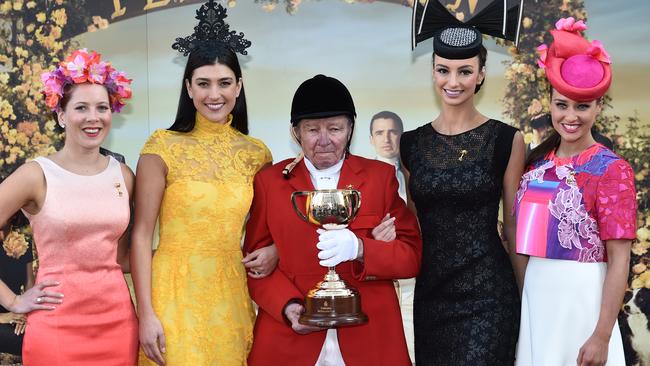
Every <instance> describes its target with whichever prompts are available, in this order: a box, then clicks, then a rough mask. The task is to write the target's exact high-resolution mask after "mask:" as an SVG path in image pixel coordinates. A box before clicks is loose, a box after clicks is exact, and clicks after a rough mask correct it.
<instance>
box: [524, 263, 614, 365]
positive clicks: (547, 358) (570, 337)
mask: <svg viewBox="0 0 650 366" xmlns="http://www.w3.org/2000/svg"><path fill="white" fill-rule="evenodd" d="M606 273H607V263H579V262H575V261H569V260H560V259H546V258H539V257H532V256H531V257H530V260H529V262H528V266H527V267H526V278H525V281H524V291H523V295H522V299H521V325H520V329H519V342H518V344H517V361H516V365H517V366H565V365H566V366H575V365H576V360H577V359H578V352H579V351H580V347H582V345H583V344H584V343H585V342H586V341H587V339H589V337H590V336H591V334H592V333H593V331H594V329H595V328H596V323H597V322H598V317H599V315H600V305H601V298H602V293H603V282H604V281H605V274H606ZM607 365H608V366H619V365H620V366H624V365H625V356H624V354H623V342H622V340H621V332H620V330H619V328H618V322H616V323H615V324H614V328H613V329H612V336H611V338H610V341H609V352H608V355H607Z"/></svg>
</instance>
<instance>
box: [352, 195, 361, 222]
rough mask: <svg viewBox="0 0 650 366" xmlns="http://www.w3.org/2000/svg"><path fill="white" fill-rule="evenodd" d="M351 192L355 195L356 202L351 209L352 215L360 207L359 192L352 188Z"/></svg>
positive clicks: (354, 214)
mask: <svg viewBox="0 0 650 366" xmlns="http://www.w3.org/2000/svg"><path fill="white" fill-rule="evenodd" d="M352 194H353V195H355V196H357V204H356V205H355V206H354V209H353V210H352V213H353V217H354V216H356V215H357V212H358V211H359V208H360V207H361V192H359V191H357V190H352Z"/></svg>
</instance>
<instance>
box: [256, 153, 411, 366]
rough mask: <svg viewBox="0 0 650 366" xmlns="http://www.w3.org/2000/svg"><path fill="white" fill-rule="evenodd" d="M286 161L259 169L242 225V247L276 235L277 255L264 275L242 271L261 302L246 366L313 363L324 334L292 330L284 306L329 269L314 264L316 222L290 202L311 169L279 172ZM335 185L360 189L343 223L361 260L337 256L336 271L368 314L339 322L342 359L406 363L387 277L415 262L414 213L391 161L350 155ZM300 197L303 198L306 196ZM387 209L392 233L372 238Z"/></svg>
mask: <svg viewBox="0 0 650 366" xmlns="http://www.w3.org/2000/svg"><path fill="white" fill-rule="evenodd" d="M289 161H290V160H285V161H281V162H279V163H277V164H275V165H273V166H272V167H270V168H268V169H265V170H263V171H261V172H260V173H258V174H257V176H256V177H255V184H254V189H255V195H254V198H253V203H252V206H251V215H250V219H249V221H248V223H247V225H246V239H245V242H244V251H245V252H252V251H253V250H255V249H258V248H261V247H264V246H268V245H270V244H272V243H275V245H276V246H277V249H278V254H279V257H280V261H279V263H278V267H277V269H276V270H275V271H274V272H273V273H272V274H271V275H269V276H268V277H266V278H263V279H252V278H248V288H249V291H250V294H251V297H252V298H253V300H254V301H255V302H256V303H257V304H258V305H259V307H260V309H259V313H258V316H257V320H256V323H255V330H254V341H253V348H252V350H251V353H250V355H249V357H248V363H249V365H251V366H258V365H265V366H266V365H283V366H285V365H300V366H311V365H314V364H315V363H316V360H317V359H318V356H319V354H320V351H321V348H322V346H323V342H324V341H325V335H326V332H325V331H320V332H314V333H310V334H307V335H300V334H297V333H295V332H294V331H293V329H292V328H291V327H290V326H289V325H288V324H287V322H286V321H285V319H284V317H283V314H282V310H283V308H284V306H285V305H286V304H287V302H288V301H289V300H291V299H294V298H299V299H303V298H304V295H305V294H306V293H307V291H308V290H309V289H311V288H312V287H313V286H314V285H315V284H316V283H317V282H318V281H320V280H321V279H322V278H323V275H324V274H325V273H326V272H327V268H325V267H322V266H320V265H319V264H318V249H317V248H316V244H317V243H318V234H317V233H316V229H317V227H316V226H315V225H313V224H310V223H307V222H304V221H303V220H302V219H300V217H299V216H298V214H297V213H296V212H295V211H294V209H293V206H292V204H291V194H292V193H293V192H294V191H310V190H314V187H313V185H312V182H311V178H310V176H309V171H308V170H307V168H306V167H305V164H304V161H301V162H300V163H299V164H298V165H297V166H296V167H295V168H294V170H293V171H292V172H291V173H290V178H289V179H285V178H284V177H283V175H282V169H283V168H284V167H285V166H286V165H287V164H288V163H289ZM338 188H341V189H344V188H353V189H356V190H359V191H360V192H361V208H360V209H359V212H358V213H357V216H356V218H355V219H354V220H353V221H352V222H351V224H350V225H349V227H348V228H349V229H350V230H352V231H353V232H354V234H355V235H357V236H358V237H359V238H361V239H362V240H363V246H364V260H363V262H359V261H350V262H344V263H341V264H339V265H338V266H337V267H336V271H337V272H338V273H339V275H340V276H341V277H342V278H343V279H344V280H346V281H347V282H348V284H350V285H351V286H353V287H355V288H357V289H358V290H359V292H360V294H361V307H362V309H363V311H364V312H365V313H366V314H367V315H368V318H369V322H368V323H367V324H364V325H360V326H352V327H342V328H339V329H338V340H339V346H340V349H341V353H342V355H343V359H344V361H345V364H346V365H347V366H356V365H359V366H361V365H364V366H365V365H374V366H380V365H386V366H400V365H405V366H406V365H411V363H410V360H409V357H408V352H407V348H406V341H405V339H404V331H403V328H402V319H401V315H400V310H399V304H398V300H397V296H396V293H395V288H394V287H393V281H392V280H393V279H398V278H411V277H415V276H416V275H417V274H418V272H419V270H420V260H421V255H422V239H421V236H420V230H419V227H418V223H417V220H416V218H415V215H413V213H412V212H411V211H410V210H408V209H407V208H406V205H405V204H404V201H402V199H401V198H400V197H399V195H398V191H397V188H398V183H397V179H396V178H395V169H394V168H393V167H391V166H390V165H388V164H385V163H382V162H379V161H375V160H369V159H365V158H361V157H358V156H354V155H350V156H349V157H348V158H347V159H345V161H344V163H343V168H342V170H341V176H340V179H339V183H338ZM298 202H303V204H304V199H303V200H299V201H298ZM303 209H304V208H303ZM303 212H304V211H303ZM387 213H390V215H391V216H392V217H396V220H395V225H396V232H397V239H396V240H394V241H391V242H383V241H378V240H374V239H373V238H372V235H371V230H372V229H373V228H374V227H375V226H377V225H378V224H379V223H380V222H381V219H382V218H383V217H384V216H385V215H386V214H387Z"/></svg>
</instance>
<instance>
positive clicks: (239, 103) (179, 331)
mask: <svg viewBox="0 0 650 366" xmlns="http://www.w3.org/2000/svg"><path fill="white" fill-rule="evenodd" d="M197 14H198V16H199V17H198V19H199V20H200V23H199V26H198V27H197V28H195V34H193V35H192V36H190V37H187V38H186V39H180V38H179V39H177V42H176V43H175V44H174V45H173V46H172V47H173V48H174V49H177V50H179V51H181V52H184V53H185V55H187V54H189V58H188V61H187V65H186V68H185V73H184V76H183V85H182V87H181V96H180V101H179V106H178V112H177V115H176V120H175V122H174V124H173V125H172V126H171V127H170V128H169V129H168V130H157V131H155V132H154V133H153V135H152V136H151V137H150V138H149V140H148V141H147V143H146V144H145V146H144V148H143V149H142V152H141V156H140V160H139V161H138V167H137V178H136V179H137V180H136V185H137V191H136V198H135V200H136V213H135V224H134V228H133V234H132V251H131V269H132V273H133V280H134V285H135V291H136V296H137V302H138V318H139V322H140V344H141V347H142V352H141V353H140V365H153V364H158V365H197V366H198V365H202V366H209V365H220V366H221V365H245V364H246V356H247V355H248V351H249V349H250V345H251V342H252V326H253V319H254V311H253V307H252V304H251V300H250V298H249V295H248V290H247V286H246V268H245V267H244V266H243V265H242V252H241V249H240V241H241V237H242V228H243V225H244V222H245V220H246V216H247V213H248V210H249V207H250V203H251V200H252V197H253V184H252V183H253V176H254V175H255V173H256V172H257V171H258V170H260V169H261V168H262V167H263V166H264V165H265V164H269V163H270V162H271V160H272V158H271V153H270V152H269V150H268V149H267V147H266V146H265V145H264V144H263V143H262V142H261V141H260V140H257V139H254V138H252V137H249V136H247V133H248V126H247V124H248V122H247V114H246V99H245V96H244V87H243V84H242V74H241V68H240V66H239V62H238V60H237V56H236V55H235V51H237V52H240V53H243V54H246V51H245V48H246V47H248V46H249V45H250V42H248V41H247V40H245V39H243V38H242V35H241V34H240V35H236V34H234V32H232V33H233V34H230V33H229V32H228V25H227V24H225V23H223V18H224V17H225V9H223V8H222V7H221V5H218V4H216V3H215V2H214V1H209V2H208V3H206V4H204V5H203V6H202V7H201V8H200V9H199V10H198V11H197ZM219 22H221V23H220V24H218V23H219ZM202 23H203V24H202ZM215 26H217V27H223V28H225V32H222V33H219V32H217V33H219V34H216V33H214V30H215V29H216V28H215ZM222 31H223V29H222ZM224 35H225V37H224ZM156 219H159V225H160V226H159V227H160V244H159V247H158V249H157V250H156V252H155V256H153V260H152V251H151V246H152V237H153V233H154V227H155V224H156ZM264 250H266V251H271V254H270V255H269V252H265V253H264V255H265V256H266V257H267V258H268V257H273V255H274V252H273V251H274V250H275V249H274V247H273V246H272V247H270V248H269V247H267V248H264ZM256 255H257V254H255V255H254V256H256ZM252 269H253V271H252V273H250V274H249V275H251V276H253V277H255V276H257V275H256V274H255V269H256V267H253V268H252Z"/></svg>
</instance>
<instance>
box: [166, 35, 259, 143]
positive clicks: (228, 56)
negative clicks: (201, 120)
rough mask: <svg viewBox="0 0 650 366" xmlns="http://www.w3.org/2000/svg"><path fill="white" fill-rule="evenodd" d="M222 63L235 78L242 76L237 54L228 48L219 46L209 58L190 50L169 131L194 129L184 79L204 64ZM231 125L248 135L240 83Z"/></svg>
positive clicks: (190, 101)
mask: <svg viewBox="0 0 650 366" xmlns="http://www.w3.org/2000/svg"><path fill="white" fill-rule="evenodd" d="M216 64H220V65H224V66H227V67H229V68H230V69H231V70H232V71H233V72H234V73H235V77H236V78H237V80H240V79H241V77H242V73H241V67H240V66H239V60H238V59H237V55H235V53H234V52H233V51H231V50H230V49H229V48H226V47H219V49H218V50H217V57H216V58H215V59H213V60H209V59H207V58H205V57H204V56H202V55H201V54H200V52H192V53H190V56H189V57H188V59H187V65H185V72H184V73H183V80H182V81H181V95H180V98H179V99H178V110H177V111H176V120H175V121H174V124H172V125H171V127H169V130H170V131H178V132H189V131H192V130H193V129H194V123H195V121H194V118H195V116H196V107H194V103H193V102H192V99H191V98H190V95H189V94H188V93H187V88H186V87H185V80H189V81H191V80H192V74H193V73H194V70H196V69H198V68H199V67H202V66H206V65H216ZM231 126H232V127H233V128H235V129H237V130H238V131H240V132H241V133H243V134H244V135H248V112H247V110H246V93H244V86H243V85H242V87H241V91H240V92H239V97H237V100H236V101H235V107H234V108H233V110H232V124H231Z"/></svg>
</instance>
